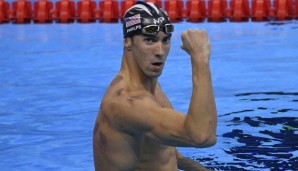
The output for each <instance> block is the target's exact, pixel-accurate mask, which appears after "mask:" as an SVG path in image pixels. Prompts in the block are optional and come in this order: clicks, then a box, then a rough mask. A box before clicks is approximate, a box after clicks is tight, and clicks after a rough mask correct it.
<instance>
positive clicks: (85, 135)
mask: <svg viewBox="0 0 298 171" xmlns="http://www.w3.org/2000/svg"><path fill="white" fill-rule="evenodd" d="M189 27H192V28H205V29H206V30H207V31H208V32H209V36H210V39H211V44H212V57H211V68H212V74H213V86H214V91H215V98H216V103H217V110H218V115H219V117H218V132H217V137H218V143H217V144H216V145H215V146H213V147H211V148H206V149H195V148H179V149H180V151H181V153H182V154H184V155H186V156H188V157H191V158H193V159H195V160H197V161H199V162H201V163H203V164H204V165H205V166H207V167H209V168H212V169H215V170H297V169H298V164H297V163H298V159H297V158H298V146H297V144H298V136H297V133H298V118H297V115H298V105H297V103H298V87H297V85H298V79H297V73H298V68H297V66H298V48H297V47H298V22H297V21H290V22H284V23H266V22H262V23H253V22H248V23H229V22H226V23H186V22H184V23H178V24H175V29H176V32H175V33H174V35H173V39H172V40H173V41H172V49H171V52H170V54H169V57H168V61H167V64H166V66H165V69H164V72H163V75H162V76H161V78H160V83H161V85H162V87H163V89H164V91H165V93H166V94H167V95H168V97H169V99H170V100H171V102H172V103H173V105H174V107H175V109H177V110H179V111H181V112H184V113H185V112H186V111H187V108H188V103H189V98H190V95H191V85H192V84H191V67H190V61H189V57H188V56H187V55H186V53H185V52H183V51H182V50H180V43H181V41H180V33H181V31H182V30H184V29H187V28H189ZM0 49H1V50H0V68H1V70H0V168H1V170H4V171H19V170H21V171H23V170H24V171H27V170H28V171H32V170H51V171H52V170H55V171H60V170H61V171H82V170H84V171H88V170H94V167H93V156H92V129H93V124H94V121H95V117H96V115H97V110H98V107H99V104H100V100H101V98H102V96H103V94H104V92H105V89H106V88H107V86H108V84H109V82H110V81H111V79H112V78H113V76H114V75H115V73H117V71H118V70H119V66H120V62H121V56H122V49H123V48H122V30H121V25H120V24H119V23H118V24H104V23H101V24H99V23H93V24H48V25H38V24H29V25H13V24H5V25H1V26H0ZM177 82H179V83H181V84H180V85H177V84H176V83H177ZM173 83H175V84H173Z"/></svg>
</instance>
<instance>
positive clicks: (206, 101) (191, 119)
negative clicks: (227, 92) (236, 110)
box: [185, 61, 217, 147]
mask: <svg viewBox="0 0 298 171" xmlns="http://www.w3.org/2000/svg"><path fill="white" fill-rule="evenodd" d="M192 80H193V91H192V97H191V101H190V105H189V110H188V115H187V117H186V124H185V125H186V128H187V130H188V132H189V133H190V136H191V137H192V138H193V139H196V140H198V139H201V140H202V141H206V142H202V144H201V145H200V146H202V147H205V146H210V145H213V144H214V142H213V141H215V140H214V138H215V136H216V126H217V112H216V106H215V100H214V94H213V88H212V80H211V72H210V65H209V63H208V62H205V61H199V62H197V61H192Z"/></svg>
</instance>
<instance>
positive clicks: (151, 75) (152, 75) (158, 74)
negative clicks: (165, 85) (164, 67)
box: [148, 72, 162, 78]
mask: <svg viewBox="0 0 298 171" xmlns="http://www.w3.org/2000/svg"><path fill="white" fill-rule="evenodd" d="M161 74H162V72H156V73H151V74H150V75H148V76H149V77H151V78H158V77H159V76H161Z"/></svg>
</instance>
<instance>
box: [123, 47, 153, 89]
mask: <svg viewBox="0 0 298 171" xmlns="http://www.w3.org/2000/svg"><path fill="white" fill-rule="evenodd" d="M120 74H121V75H122V76H123V77H124V78H126V80H127V85H128V86H129V87H130V88H132V89H133V90H146V91H148V92H150V93H152V94H154V92H155V89H156V85H157V78H151V77H149V76H147V75H145V73H144V72H143V71H142V70H141V68H140V67H139V65H138V64H137V62H136V61H135V59H134V58H133V56H132V54H131V52H130V51H127V50H124V54H123V57H122V63H121V70H120Z"/></svg>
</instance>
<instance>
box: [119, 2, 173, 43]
mask: <svg viewBox="0 0 298 171" xmlns="http://www.w3.org/2000/svg"><path fill="white" fill-rule="evenodd" d="M154 26H155V27H154ZM160 30H163V31H164V32H165V33H166V34H169V33H171V32H173V31H174V26H173V25H172V24H171V21H170V19H169V17H168V15H167V13H166V12H165V11H163V10H162V9H161V8H159V7H158V6H157V5H155V4H153V3H151V2H142V1H138V2H137V3H136V4H135V5H134V6H132V7H131V8H129V9H128V10H127V11H126V12H125V14H124V19H123V35H124V38H127V37H132V36H134V35H137V34H142V33H143V34H149V35H155V34H157V33H158V32H159V31H160Z"/></svg>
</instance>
